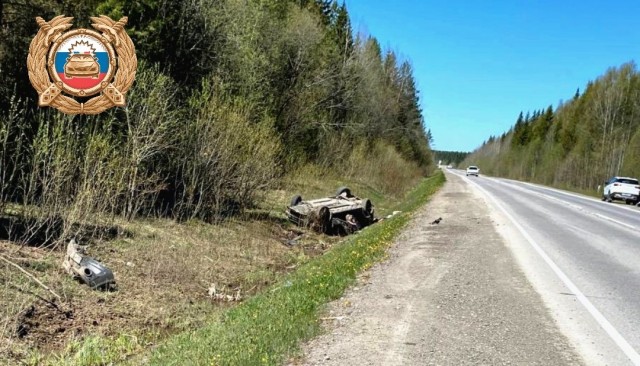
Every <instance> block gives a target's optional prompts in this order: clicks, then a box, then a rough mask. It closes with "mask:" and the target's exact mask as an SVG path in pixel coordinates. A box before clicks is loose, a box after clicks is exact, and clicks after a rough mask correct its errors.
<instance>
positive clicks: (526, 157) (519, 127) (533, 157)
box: [465, 62, 640, 194]
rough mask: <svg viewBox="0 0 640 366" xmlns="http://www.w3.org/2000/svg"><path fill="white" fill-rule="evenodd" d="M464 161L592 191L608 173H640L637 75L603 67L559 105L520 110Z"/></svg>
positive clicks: (629, 68)
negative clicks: (504, 128)
mask: <svg viewBox="0 0 640 366" xmlns="http://www.w3.org/2000/svg"><path fill="white" fill-rule="evenodd" d="M465 162H466V163H469V164H476V165H478V166H479V167H480V168H481V169H482V171H483V172H485V173H487V174H491V175H496V176H502V177H509V178H513V179H519V180H525V181H531V182H537V183H542V184H547V185H554V186H558V187H563V188H570V189H574V190H578V191H585V192H590V193H592V194H595V193H596V191H597V190H598V186H599V185H602V184H603V182H604V181H605V180H607V179H608V178H610V177H612V176H616V175H618V176H631V177H638V176H640V74H638V70H637V67H636V65H635V63H633V62H629V63H626V64H623V65H621V66H619V67H613V68H610V69H609V70H607V71H606V72H605V73H604V74H603V75H602V76H600V77H598V78H597V79H595V80H594V81H591V82H589V83H588V84H587V85H586V88H585V89H584V92H582V93H581V92H580V90H578V91H576V93H575V95H573V96H571V97H570V99H569V100H567V101H564V102H561V103H560V104H559V105H558V106H557V107H555V108H554V107H553V106H548V107H546V108H542V109H539V110H534V111H533V112H527V113H523V112H521V113H520V115H519V116H517V119H516V122H515V124H514V125H513V127H511V129H510V130H509V131H507V132H505V133H504V134H502V135H501V136H490V137H489V139H488V140H487V141H485V142H484V143H483V144H482V146H480V147H479V148H478V149H476V150H475V151H474V152H473V153H472V154H471V155H470V156H469V157H467V159H466V161H465Z"/></svg>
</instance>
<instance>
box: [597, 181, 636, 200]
mask: <svg viewBox="0 0 640 366" xmlns="http://www.w3.org/2000/svg"><path fill="white" fill-rule="evenodd" d="M602 200H603V201H607V202H611V201H614V200H619V201H624V202H625V203H626V204H627V205H630V204H632V203H638V202H639V201H640V185H639V184H638V180H637V179H636V178H629V177H613V178H611V179H609V180H608V181H606V182H604V189H603V190H602Z"/></svg>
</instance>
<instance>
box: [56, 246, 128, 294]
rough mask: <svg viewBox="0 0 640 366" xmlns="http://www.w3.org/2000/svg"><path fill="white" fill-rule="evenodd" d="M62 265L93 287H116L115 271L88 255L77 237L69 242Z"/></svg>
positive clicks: (105, 288)
mask: <svg viewBox="0 0 640 366" xmlns="http://www.w3.org/2000/svg"><path fill="white" fill-rule="evenodd" d="M62 267H64V269H65V270H66V271H67V272H68V273H69V274H70V275H72V276H73V277H74V278H78V279H80V280H81V281H82V282H84V283H86V284H87V285H89V287H91V288H92V289H100V290H110V289H112V288H114V287H115V284H116V280H115V277H114V276H113V272H112V271H111V270H110V269H109V268H107V267H105V266H104V265H103V264H102V263H100V262H98V261H97V260H95V259H93V258H91V257H89V256H87V255H86V254H85V249H84V248H83V247H81V246H80V245H78V243H77V242H76V240H75V239H71V241H70V242H69V244H67V252H66V254H65V256H64V262H62Z"/></svg>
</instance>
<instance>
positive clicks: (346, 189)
mask: <svg viewBox="0 0 640 366" xmlns="http://www.w3.org/2000/svg"><path fill="white" fill-rule="evenodd" d="M343 193H346V194H347V197H352V195H351V189H349V187H340V188H338V190H337V191H336V197H338V196H339V195H341V194H343Z"/></svg>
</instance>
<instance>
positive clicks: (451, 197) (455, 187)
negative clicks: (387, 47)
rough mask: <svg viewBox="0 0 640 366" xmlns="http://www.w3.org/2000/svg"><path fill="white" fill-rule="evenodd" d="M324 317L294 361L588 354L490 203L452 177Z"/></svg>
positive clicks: (447, 360) (531, 358) (560, 358)
mask: <svg viewBox="0 0 640 366" xmlns="http://www.w3.org/2000/svg"><path fill="white" fill-rule="evenodd" d="M439 217H441V218H442V221H441V222H440V223H439V224H432V222H433V221H434V220H435V219H437V218H439ZM323 319H324V321H325V323H326V325H327V332H326V333H325V334H324V335H322V336H320V337H318V338H316V339H314V340H312V341H311V342H309V343H308V344H306V345H305V346H304V350H303V352H304V357H303V359H302V361H300V362H296V363H302V364H306V365H344V364H359V365H400V364H402V365H423V364H509V363H525V364H544V365H567V364H581V363H582V360H581V358H580V357H579V356H578V354H577V353H576V352H575V351H574V349H573V348H572V346H571V345H570V344H569V342H568V341H567V339H566V338H565V337H564V336H563V335H562V334H561V333H560V331H559V330H558V328H557V326H556V324H555V323H554V321H553V319H552V318H551V316H550V315H549V312H548V311H547V309H546V307H545V306H544V303H543V302H542V300H541V298H540V296H539V295H538V294H537V293H536V292H535V290H534V289H533V288H532V286H531V285H530V284H529V282H528V281H527V279H526V277H525V276H524V274H523V273H522V271H521V270H520V269H519V268H518V266H517V264H516V261H515V260H514V258H513V257H512V255H511V253H510V251H509V249H508V248H507V247H506V245H505V243H504V241H503V239H502V237H501V236H500V235H499V234H498V233H497V232H496V230H495V227H494V222H493V221H492V219H491V217H490V212H489V210H488V208H487V207H486V205H485V203H484V202H483V201H482V200H478V199H477V197H476V195H475V194H473V192H472V191H471V189H470V188H469V187H468V185H466V184H465V183H463V181H462V180H461V179H458V178H455V177H452V178H450V179H449V181H448V182H447V183H446V184H445V185H444V187H443V188H442V190H441V191H440V192H438V193H437V194H436V195H435V196H434V198H433V199H432V201H431V202H429V203H428V204H427V205H425V207H423V208H422V209H421V210H420V211H419V212H418V213H417V214H416V215H415V217H414V218H413V220H412V223H411V224H410V225H409V227H408V228H407V229H406V231H405V232H404V233H403V234H402V235H401V236H400V237H399V239H398V240H397V241H396V244H395V245H394V247H393V248H392V249H391V250H390V259H389V260H388V261H387V262H385V263H382V264H380V265H378V266H376V267H374V268H373V269H372V270H370V271H369V272H367V273H365V274H364V275H363V276H361V278H360V280H359V282H358V284H357V285H356V286H354V287H353V288H352V289H350V290H349V291H348V292H347V293H346V294H345V296H344V297H343V298H341V299H339V300H337V301H335V302H333V303H332V304H330V305H329V306H328V309H327V312H326V316H325V317H324V318H323Z"/></svg>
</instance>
